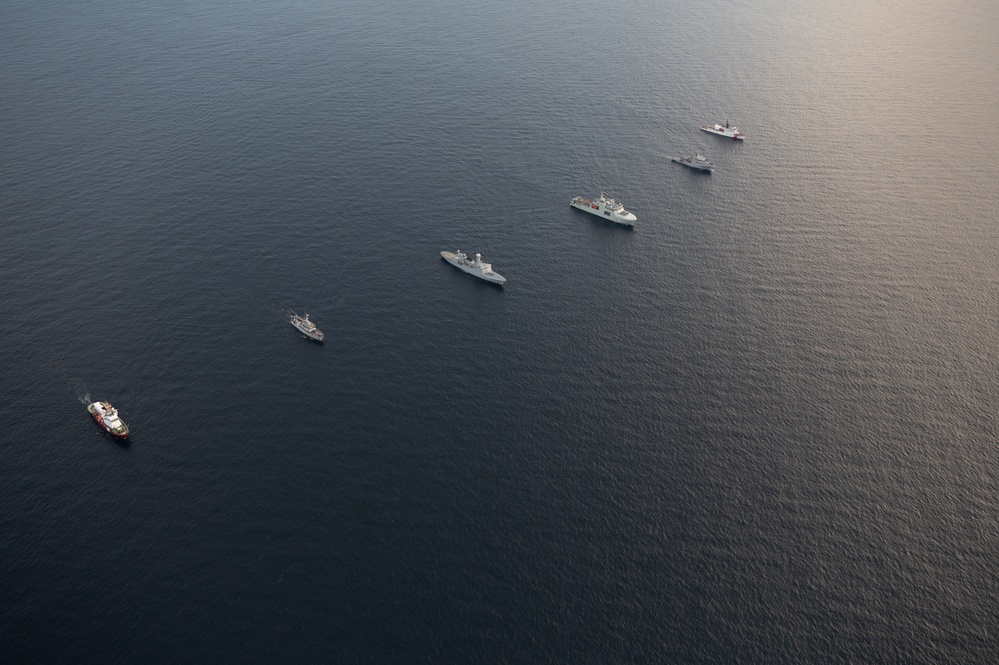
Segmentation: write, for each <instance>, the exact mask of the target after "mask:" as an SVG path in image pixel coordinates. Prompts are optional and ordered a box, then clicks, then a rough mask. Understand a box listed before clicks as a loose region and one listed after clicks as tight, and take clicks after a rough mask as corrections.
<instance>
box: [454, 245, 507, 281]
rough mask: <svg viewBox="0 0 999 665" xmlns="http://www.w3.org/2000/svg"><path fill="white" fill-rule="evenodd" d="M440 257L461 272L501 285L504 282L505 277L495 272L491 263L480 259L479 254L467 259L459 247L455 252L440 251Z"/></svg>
mask: <svg viewBox="0 0 999 665" xmlns="http://www.w3.org/2000/svg"><path fill="white" fill-rule="evenodd" d="M441 258H442V259H444V260H445V261H447V262H448V263H450V264H451V265H453V266H454V267H455V268H457V269H459V270H461V271H462V272H467V273H468V274H469V275H474V276H476V277H478V278H479V279H484V280H485V281H487V282H491V283H493V284H499V285H500V286H503V285H504V284H506V277H504V276H503V275H501V274H499V273H498V272H495V271H494V270H493V266H492V264H491V263H486V262H485V261H483V260H482V255H481V254H476V255H475V259H474V260H473V259H469V258H468V256H466V255H465V253H464V252H462V251H461V250H460V249H459V250H458V251H456V252H441Z"/></svg>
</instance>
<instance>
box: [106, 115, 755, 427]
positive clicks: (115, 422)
mask: <svg viewBox="0 0 999 665" xmlns="http://www.w3.org/2000/svg"><path fill="white" fill-rule="evenodd" d="M701 130H702V131H705V132H708V133H710V134H717V135H718V136H724V137H726V138H730V139H733V140H735V141H742V140H744V139H745V138H746V137H745V136H743V134H742V133H741V132H740V131H739V128H738V127H733V126H730V125H729V124H728V121H726V122H725V124H724V125H720V124H714V125H701ZM673 161H674V162H676V163H678V164H682V165H684V166H687V167H690V168H692V169H696V170H698V171H707V172H708V173H711V172H713V171H714V170H715V165H714V164H712V163H711V162H709V161H708V160H707V159H706V158H705V157H704V156H703V155H701V154H700V153H695V154H693V155H675V156H674V157H673ZM569 205H571V206H572V207H573V208H576V209H578V210H583V211H585V212H588V213H590V214H591V215H596V216H597V217H600V218H601V219H606V220H607V221H610V222H614V223H615V224H621V225H623V226H634V225H635V222H637V221H638V217H636V216H635V214H634V213H632V212H629V211H627V210H625V209H624V204H623V203H621V202H620V201H617V200H615V199H611V198H607V196H606V195H604V194H603V193H602V192H601V194H600V196H599V197H597V198H592V199H588V198H585V197H582V196H576V197H573V198H572V200H570V201H569ZM441 258H442V259H444V260H445V261H447V262H448V263H450V264H451V265H453V266H454V267H455V268H457V269H458V270H461V271H462V272H466V273H468V274H469V275H473V276H475V277H478V278H479V279H482V280H485V281H487V282H489V283H491V284H498V285H500V286H503V285H504V284H506V277H504V276H503V275H501V274H499V273H498V272H496V271H495V270H493V266H492V264H489V263H486V262H485V261H483V260H482V255H481V254H476V255H475V258H474V259H470V258H468V256H467V255H466V254H465V253H464V252H462V251H461V250H460V249H459V250H458V251H456V252H446V251H445V252H441ZM290 322H291V325H292V326H294V327H295V329H296V330H298V331H299V332H300V333H302V334H303V335H305V336H306V337H308V338H309V339H312V340H315V341H317V342H322V341H323V339H325V337H326V335H325V334H324V333H323V331H322V330H320V329H319V328H317V327H316V324H315V323H313V322H312V321H310V320H309V315H308V314H306V315H305V316H299V315H298V314H292V315H291V321H290ZM87 410H88V411H89V412H90V415H91V416H93V418H94V420H95V421H96V422H97V424H98V425H100V426H101V427H102V428H104V430H105V431H106V432H107V433H108V434H110V435H111V436H114V437H116V438H119V439H127V438H128V426H127V425H125V423H124V421H123V420H122V419H121V416H119V415H118V410H117V409H115V408H114V407H113V406H111V404H110V403H109V402H94V403H92V404H89V405H87Z"/></svg>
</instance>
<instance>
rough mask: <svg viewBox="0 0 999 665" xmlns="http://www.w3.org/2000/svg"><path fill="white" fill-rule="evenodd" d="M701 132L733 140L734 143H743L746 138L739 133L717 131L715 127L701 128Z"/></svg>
mask: <svg viewBox="0 0 999 665" xmlns="http://www.w3.org/2000/svg"><path fill="white" fill-rule="evenodd" d="M701 131H702V132H707V133H708V134H714V135H715V136H722V137H724V138H727V139H732V140H733V141H743V140H745V138H746V137H745V136H743V135H742V134H740V133H739V132H726V131H719V130H717V129H715V128H714V127H701Z"/></svg>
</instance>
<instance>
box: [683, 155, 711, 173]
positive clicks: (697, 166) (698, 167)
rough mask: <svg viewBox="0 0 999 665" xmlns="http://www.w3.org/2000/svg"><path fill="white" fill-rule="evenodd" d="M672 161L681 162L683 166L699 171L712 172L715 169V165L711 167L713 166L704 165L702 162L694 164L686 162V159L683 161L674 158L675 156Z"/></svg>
mask: <svg viewBox="0 0 999 665" xmlns="http://www.w3.org/2000/svg"><path fill="white" fill-rule="evenodd" d="M673 161H674V162H676V163H677V164H682V165H683V166H686V167H687V168H688V169H693V170H695V171H700V172H701V173H711V172H713V171H714V170H715V167H713V166H704V165H702V164H695V163H691V162H686V161H684V160H682V159H676V158H674V159H673Z"/></svg>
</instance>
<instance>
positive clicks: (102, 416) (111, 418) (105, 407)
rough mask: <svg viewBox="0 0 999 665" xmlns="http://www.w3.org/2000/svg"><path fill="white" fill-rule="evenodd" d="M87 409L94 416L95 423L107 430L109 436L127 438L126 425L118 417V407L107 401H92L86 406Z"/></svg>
mask: <svg viewBox="0 0 999 665" xmlns="http://www.w3.org/2000/svg"><path fill="white" fill-rule="evenodd" d="M87 411H89V412H90V415H92V416H93V417H94V420H96V421H97V424H98V425H100V426H101V427H103V428H104V429H105V430H107V432H108V434H110V435H111V436H116V437H118V438H119V439H126V438H128V426H127V425H125V423H124V422H123V421H122V419H121V418H119V417H118V409H116V408H114V407H113V406H111V404H110V403H108V402H94V403H93V404H89V405H88V406H87Z"/></svg>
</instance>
